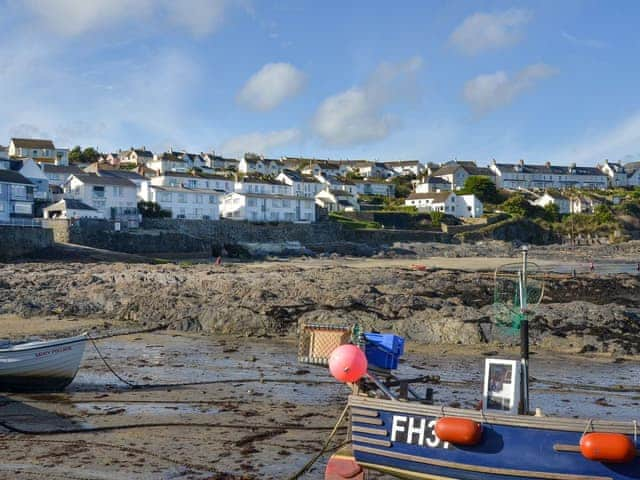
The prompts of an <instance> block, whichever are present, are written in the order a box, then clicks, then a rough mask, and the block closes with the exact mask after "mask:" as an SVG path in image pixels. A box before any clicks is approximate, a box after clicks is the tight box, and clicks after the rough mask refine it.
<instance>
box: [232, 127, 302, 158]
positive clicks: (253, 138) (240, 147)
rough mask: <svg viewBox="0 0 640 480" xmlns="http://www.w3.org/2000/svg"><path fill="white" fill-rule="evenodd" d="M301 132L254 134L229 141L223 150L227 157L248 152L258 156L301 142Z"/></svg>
mask: <svg viewBox="0 0 640 480" xmlns="http://www.w3.org/2000/svg"><path fill="white" fill-rule="evenodd" d="M300 137H301V134H300V131H299V130H298V129H296V128H289V129H287V130H276V131H272V132H254V133H247V134H244V135H238V136H236V137H233V138H230V139H228V140H227V141H226V142H224V144H223V145H222V148H221V150H222V151H223V152H224V153H225V154H227V155H236V156H240V155H242V154H244V153H246V152H253V153H258V154H265V153H268V152H269V151H270V150H271V149H273V148H276V147H281V146H283V145H287V144H290V143H293V142H295V141H297V140H299V139H300Z"/></svg>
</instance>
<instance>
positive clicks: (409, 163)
mask: <svg viewBox="0 0 640 480" xmlns="http://www.w3.org/2000/svg"><path fill="white" fill-rule="evenodd" d="M418 165H420V160H394V161H392V162H385V163H384V166H385V167H387V168H393V167H416V166H418Z"/></svg>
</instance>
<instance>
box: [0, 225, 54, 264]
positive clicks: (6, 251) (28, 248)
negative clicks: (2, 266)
mask: <svg viewBox="0 0 640 480" xmlns="http://www.w3.org/2000/svg"><path fill="white" fill-rule="evenodd" d="M52 245H53V232H52V231H51V230H49V229H47V228H38V227H17V226H16V227H14V226H0V260H10V259H12V258H18V257H23V256H28V255H29V254H30V253H34V252H37V251H39V250H42V249H45V248H48V247H51V246H52Z"/></svg>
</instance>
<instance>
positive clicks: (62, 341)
mask: <svg viewBox="0 0 640 480" xmlns="http://www.w3.org/2000/svg"><path fill="white" fill-rule="evenodd" d="M88 340H89V337H88V335H87V334H86V333H85V334H82V335H77V336H75V337H66V338H59V339H54V340H38V341H35V342H27V343H18V344H15V345H13V346H11V347H9V348H0V355H1V354H3V353H14V352H29V351H32V350H41V349H43V348H51V347H61V346H64V345H71V344H74V343H80V342H86V341H88Z"/></svg>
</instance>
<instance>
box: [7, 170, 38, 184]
mask: <svg viewBox="0 0 640 480" xmlns="http://www.w3.org/2000/svg"><path fill="white" fill-rule="evenodd" d="M0 182H3V183H20V184H22V185H33V183H31V182H30V181H29V180H28V179H27V178H26V177H25V176H24V175H22V174H21V173H18V172H16V171H13V170H0Z"/></svg>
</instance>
